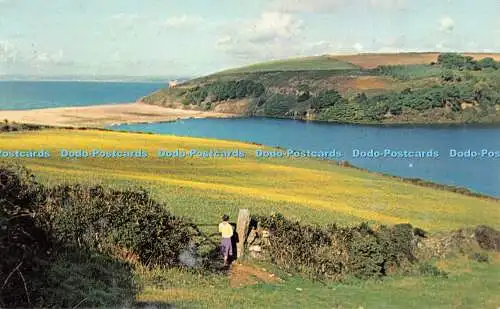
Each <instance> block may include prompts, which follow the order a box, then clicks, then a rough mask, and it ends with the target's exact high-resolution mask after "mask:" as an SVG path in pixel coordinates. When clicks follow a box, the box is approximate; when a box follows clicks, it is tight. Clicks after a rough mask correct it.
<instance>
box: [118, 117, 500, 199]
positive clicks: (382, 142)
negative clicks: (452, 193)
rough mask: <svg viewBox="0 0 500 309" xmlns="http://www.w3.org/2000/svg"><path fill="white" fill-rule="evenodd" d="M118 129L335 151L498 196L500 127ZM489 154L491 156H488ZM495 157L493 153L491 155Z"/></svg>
mask: <svg viewBox="0 0 500 309" xmlns="http://www.w3.org/2000/svg"><path fill="white" fill-rule="evenodd" d="M113 128H114V129H117V130H130V131H144V132H153V133H160V134H174V135H180V136H196V137H210V138H218V139H228V140H240V141H245V142H255V143H259V144H264V145H269V146H281V147H284V148H292V149H296V150H311V151H326V150H333V149H335V150H337V151H340V152H341V153H342V154H343V157H342V158H340V159H342V160H347V161H349V162H351V163H353V164H355V165H357V166H360V167H364V168H367V169H369V170H372V171H379V172H384V173H389V174H392V175H398V176H403V177H414V178H422V179H427V180H431V181H434V182H438V183H442V184H450V185H456V186H461V187H466V188H469V189H471V190H473V191H476V192H482V193H486V194H489V195H493V196H500V138H499V137H500V128H499V127H375V126H354V125H332V124H325V123H311V122H302V121H293V120H277V119H264V118H249V119H248V118H241V119H192V120H184V121H177V122H170V123H156V124H134V125H120V126H116V127H113ZM387 148H389V149H393V150H400V151H404V150H407V151H437V152H439V157H437V158H380V157H379V158H378V159H374V158H359V157H358V158H355V157H353V149H358V150H360V151H369V150H370V149H374V150H380V151H382V152H383V151H384V150H385V149H387ZM450 149H456V150H460V151H465V150H467V149H471V150H472V151H478V152H481V151H482V150H483V149H488V150H489V151H497V155H498V157H496V158H488V157H487V156H488V154H486V157H483V158H481V157H480V155H479V156H478V157H476V158H475V159H473V158H452V157H450ZM490 155H491V153H490ZM493 155H494V154H493Z"/></svg>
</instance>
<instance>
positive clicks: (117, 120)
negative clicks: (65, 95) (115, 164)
mask: <svg viewBox="0 0 500 309" xmlns="http://www.w3.org/2000/svg"><path fill="white" fill-rule="evenodd" d="M234 116H236V115H234V114H228V113H218V112H209V111H195V110H184V109H173V108H165V107H161V106H156V105H148V104H144V103H123V104H109V105H94V106H83V107H61V108H46V109H33V110H16V111H5V110H0V120H2V121H3V120H4V119H7V120H9V121H10V122H18V123H32V124H42V125H51V126H72V127H104V126H106V125H113V124H121V123H148V122H160V121H172V120H177V119H187V118H227V117H234Z"/></svg>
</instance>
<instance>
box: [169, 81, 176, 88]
mask: <svg viewBox="0 0 500 309" xmlns="http://www.w3.org/2000/svg"><path fill="white" fill-rule="evenodd" d="M168 87H169V88H175V87H177V80H171V81H169V82H168Z"/></svg>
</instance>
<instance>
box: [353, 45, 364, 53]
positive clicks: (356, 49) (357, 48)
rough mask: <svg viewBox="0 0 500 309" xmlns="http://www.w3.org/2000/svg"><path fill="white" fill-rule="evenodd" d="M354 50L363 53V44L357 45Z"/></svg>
mask: <svg viewBox="0 0 500 309" xmlns="http://www.w3.org/2000/svg"><path fill="white" fill-rule="evenodd" d="M352 48H354V50H355V51H356V52H358V53H360V52H362V51H363V44H361V43H359V42H358V43H355V44H354V45H353V46H352Z"/></svg>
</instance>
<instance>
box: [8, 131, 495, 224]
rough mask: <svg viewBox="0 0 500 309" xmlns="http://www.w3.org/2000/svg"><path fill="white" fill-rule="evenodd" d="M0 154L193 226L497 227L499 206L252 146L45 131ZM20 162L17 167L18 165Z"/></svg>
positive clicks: (11, 138)
mask: <svg viewBox="0 0 500 309" xmlns="http://www.w3.org/2000/svg"><path fill="white" fill-rule="evenodd" d="M0 145H2V148H3V149H33V148H45V149H50V150H52V151H53V157H52V158H51V159H44V160H42V159H38V160H33V159H24V163H26V164H27V165H28V166H29V167H30V168H32V169H34V170H35V171H36V172H37V173H40V174H41V175H44V176H46V177H47V179H49V180H50V181H68V180H70V181H82V180H84V181H88V182H96V181H101V180H102V181H103V182H108V183H112V184H124V183H133V184H137V183H139V184H143V185H144V186H147V187H149V188H151V189H152V190H153V192H154V193H155V194H156V195H157V197H158V198H159V199H161V200H163V201H166V202H167V203H168V205H169V206H170V207H171V208H172V209H173V210H174V212H175V213H177V214H180V215H185V216H188V217H192V218H193V219H194V220H195V221H197V222H199V223H213V222H217V219H218V217H219V215H220V214H221V213H223V212H230V213H231V214H233V215H235V214H236V212H237V210H238V209H239V208H243V207H247V208H250V209H251V211H252V212H264V213H269V212H270V211H274V210H276V211H281V212H283V213H284V214H286V215H289V216H295V217H298V218H301V219H303V220H304V221H309V222H315V223H328V222H332V221H338V222H342V223H353V222H360V221H365V220H368V221H371V222H376V223H386V224H393V223H401V222H411V223H412V224H414V225H417V226H420V227H422V228H425V229H428V230H431V231H438V230H448V229H450V228H456V227H461V226H472V225H476V224H488V225H492V226H496V227H500V225H499V224H500V223H499V222H500V213H499V212H498V211H497V210H498V207H499V205H500V203H499V202H497V201H493V200H483V199H477V198H473V197H468V196H463V195H459V194H455V193H451V192H446V191H440V190H434V189H431V188H424V187H419V186H415V185H412V184H408V183H403V182H401V181H398V180H394V179H388V178H385V177H383V176H379V175H375V174H370V173H366V172H363V171H358V170H355V169H349V168H342V167H338V166H336V165H333V164H329V163H326V162H321V161H317V160H310V159H296V160H291V159H288V160H278V159H256V158H255V157H254V153H255V150H256V149H258V148H260V147H259V146H256V145H249V144H243V143H238V142H229V141H220V140H208V139H198V138H186V137H174V136H159V135H148V134H133V133H122V132H105V131H64V130H47V131H39V132H24V133H6V134H1V135H0ZM60 148H66V149H89V150H90V149H93V148H103V149H108V150H113V149H117V148H119V149H140V148H143V149H147V150H148V151H149V153H150V158H148V159H146V160H139V159H121V160H116V159H85V160H67V159H60V158H58V155H57V151H58V150H59V149H60ZM177 148H186V149H210V148H215V149H226V150H227V149H235V148H239V149H242V150H244V151H246V152H247V155H248V158H246V159H223V158H218V159H159V158H156V151H157V150H158V149H171V150H174V149H177ZM19 160H21V159H19Z"/></svg>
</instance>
